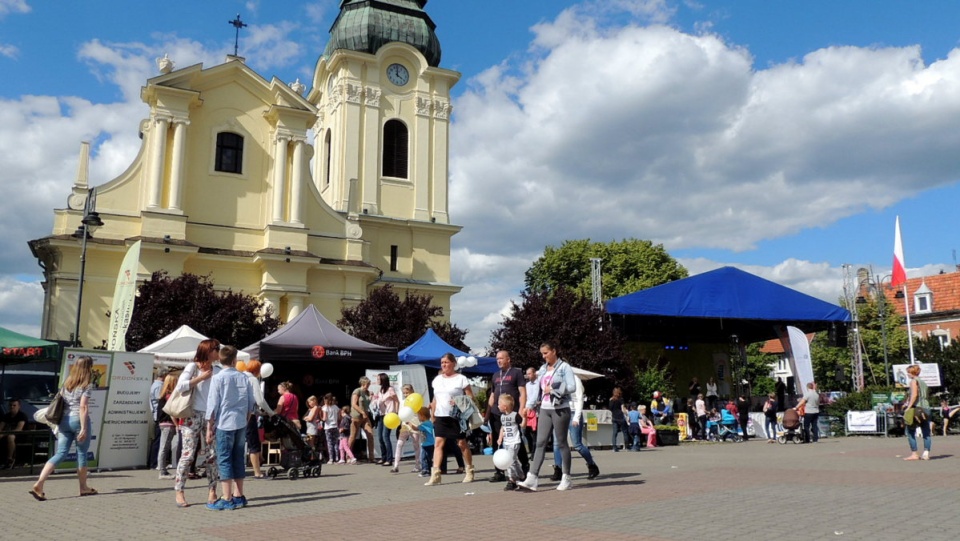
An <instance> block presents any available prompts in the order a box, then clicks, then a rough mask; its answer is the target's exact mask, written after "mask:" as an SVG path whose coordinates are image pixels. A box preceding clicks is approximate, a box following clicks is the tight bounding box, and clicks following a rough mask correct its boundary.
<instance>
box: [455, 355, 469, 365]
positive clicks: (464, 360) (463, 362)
mask: <svg viewBox="0 0 960 541" xmlns="http://www.w3.org/2000/svg"><path fill="white" fill-rule="evenodd" d="M464 366H467V358H466V357H464V356H463V355H461V356H459V357H457V368H463V367H464Z"/></svg>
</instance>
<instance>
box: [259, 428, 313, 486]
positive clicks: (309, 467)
mask: <svg viewBox="0 0 960 541" xmlns="http://www.w3.org/2000/svg"><path fill="white" fill-rule="evenodd" d="M263 429H264V434H265V435H266V437H267V439H271V440H273V439H278V440H280V468H277V467H276V466H271V467H270V469H269V470H267V475H269V476H270V478H271V479H276V478H277V476H278V475H280V474H282V473H284V472H286V474H287V476H288V477H289V478H290V480H291V481H295V480H297V478H298V477H300V476H301V475H303V477H320V470H321V468H322V465H323V460H322V454H321V452H320V451H316V450H314V449H311V448H310V446H309V445H307V444H306V442H304V441H303V436H301V435H300V431H299V430H297V427H296V426H295V425H294V424H293V423H291V422H290V421H288V420H286V419H284V418H283V417H280V416H279V415H274V416H272V417H265V418H264V420H263Z"/></svg>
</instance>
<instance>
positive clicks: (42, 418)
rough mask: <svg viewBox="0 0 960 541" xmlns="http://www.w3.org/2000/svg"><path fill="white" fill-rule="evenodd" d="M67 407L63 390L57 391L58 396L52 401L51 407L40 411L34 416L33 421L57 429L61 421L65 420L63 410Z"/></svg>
mask: <svg viewBox="0 0 960 541" xmlns="http://www.w3.org/2000/svg"><path fill="white" fill-rule="evenodd" d="M65 405H66V401H65V400H64V399H63V389H60V390H59V391H57V394H56V395H54V397H53V400H51V401H50V405H49V406H47V407H45V408H42V409H38V410H37V412H36V413H34V414H33V420H34V421H36V422H38V423H43V424H45V425H47V426H49V427H50V428H55V427H56V426H58V425H59V424H60V420H61V419H63V410H64V407H65Z"/></svg>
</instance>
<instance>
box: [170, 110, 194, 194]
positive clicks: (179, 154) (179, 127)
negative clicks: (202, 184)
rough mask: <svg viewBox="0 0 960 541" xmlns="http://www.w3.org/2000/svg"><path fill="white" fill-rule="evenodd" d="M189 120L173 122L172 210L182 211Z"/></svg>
mask: <svg viewBox="0 0 960 541" xmlns="http://www.w3.org/2000/svg"><path fill="white" fill-rule="evenodd" d="M189 124H190V121H189V120H186V119H183V118H177V119H174V120H173V161H172V165H173V171H171V173H170V208H171V209H173V210H180V209H181V208H182V207H181V201H180V192H181V191H182V188H183V167H184V156H183V155H184V150H185V149H186V139H187V125H189Z"/></svg>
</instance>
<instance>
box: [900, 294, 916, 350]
mask: <svg viewBox="0 0 960 541" xmlns="http://www.w3.org/2000/svg"><path fill="white" fill-rule="evenodd" d="M903 313H905V314H907V339H908V340H909V341H910V364H916V362H917V361H916V359H915V358H914V357H913V329H912V328H911V327H910V299H909V298H907V284H906V283H904V284H903Z"/></svg>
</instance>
